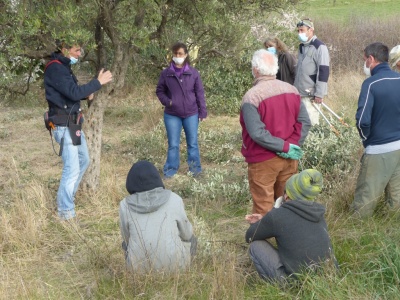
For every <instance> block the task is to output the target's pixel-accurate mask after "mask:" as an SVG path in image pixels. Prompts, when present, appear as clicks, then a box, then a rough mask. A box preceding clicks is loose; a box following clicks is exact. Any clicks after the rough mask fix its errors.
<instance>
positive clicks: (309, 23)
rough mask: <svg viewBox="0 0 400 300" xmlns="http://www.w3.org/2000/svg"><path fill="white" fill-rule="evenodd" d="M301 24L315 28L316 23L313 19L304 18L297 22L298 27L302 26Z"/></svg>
mask: <svg viewBox="0 0 400 300" xmlns="http://www.w3.org/2000/svg"><path fill="white" fill-rule="evenodd" d="M301 26H307V27H310V28H313V29H314V23H313V22H312V21H311V19H308V18H306V19H303V20H301V21H300V22H298V23H297V27H301Z"/></svg>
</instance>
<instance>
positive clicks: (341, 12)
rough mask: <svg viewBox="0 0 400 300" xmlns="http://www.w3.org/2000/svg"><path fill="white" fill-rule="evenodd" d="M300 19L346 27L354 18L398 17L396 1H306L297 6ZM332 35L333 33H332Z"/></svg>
mask: <svg viewBox="0 0 400 300" xmlns="http://www.w3.org/2000/svg"><path fill="white" fill-rule="evenodd" d="M299 8H300V9H299V12H300V17H301V18H303V17H310V18H311V19H312V20H314V21H316V22H323V20H331V21H338V22H342V23H343V25H346V24H347V23H348V22H349V21H351V19H352V18H354V17H365V16H368V17H367V18H389V17H398V16H399V15H400V1H398V0H336V3H335V4H334V0H308V1H304V3H303V4H302V5H300V6H299ZM332 34H334V32H332Z"/></svg>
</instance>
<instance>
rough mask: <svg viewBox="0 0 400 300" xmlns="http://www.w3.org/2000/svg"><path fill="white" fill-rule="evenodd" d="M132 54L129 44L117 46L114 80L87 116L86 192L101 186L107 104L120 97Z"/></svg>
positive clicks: (101, 92)
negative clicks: (104, 121) (103, 133)
mask: <svg viewBox="0 0 400 300" xmlns="http://www.w3.org/2000/svg"><path fill="white" fill-rule="evenodd" d="M131 52H132V51H131V49H130V47H129V46H128V45H127V44H125V45H120V44H117V45H115V46H114V61H113V65H112V68H111V73H112V74H113V80H112V82H111V83H109V84H107V85H105V86H103V87H102V89H101V90H100V91H99V92H98V93H97V94H96V96H95V99H94V100H93V101H92V102H91V104H90V105H89V110H88V112H87V114H86V116H85V123H84V132H85V136H86V140H87V144H88V148H89V156H90V165H89V168H88V169H87V171H86V173H85V176H84V177H83V180H82V187H83V188H84V189H85V190H86V191H89V190H90V191H94V190H96V189H97V188H98V187H99V184H100V160H101V138H102V132H103V120H104V109H105V108H106V106H107V103H109V102H110V101H112V99H111V98H112V97H115V96H116V95H118V91H119V90H120V89H121V88H123V86H124V83H125V76H126V73H127V71H128V65H129V58H130V57H131V56H132V53H131ZM111 95H112V97H111Z"/></svg>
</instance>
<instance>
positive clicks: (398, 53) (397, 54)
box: [389, 45, 400, 69]
mask: <svg viewBox="0 0 400 300" xmlns="http://www.w3.org/2000/svg"><path fill="white" fill-rule="evenodd" d="M399 61H400V45H397V46H395V47H393V49H392V50H390V53H389V63H390V66H391V67H392V69H395V68H396V64H397V63H398V62H399Z"/></svg>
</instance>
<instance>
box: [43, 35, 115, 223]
mask: <svg viewBox="0 0 400 300" xmlns="http://www.w3.org/2000/svg"><path fill="white" fill-rule="evenodd" d="M80 55H81V48H80V46H79V45H77V44H74V45H72V46H69V45H67V44H66V43H63V42H62V43H60V44H59V45H58V50H57V51H56V52H54V53H52V55H51V58H52V59H51V61H50V62H49V63H48V64H47V65H46V68H45V73H44V87H45V92H46V100H47V102H48V104H49V120H50V121H51V122H52V123H53V124H54V128H53V134H54V138H55V140H56V141H57V143H59V144H60V152H61V151H62V154H61V157H62V160H63V170H62V175H61V182H60V186H59V189H58V192H57V207H58V215H59V217H60V218H61V219H62V220H68V219H71V218H73V217H75V205H74V198H75V193H76V191H77V190H78V186H79V183H80V181H81V179H82V177H83V174H84V173H85V171H86V169H87V168H88V166H89V153H88V149H87V144H86V140H85V135H84V133H83V131H82V130H80V129H81V128H80V126H81V124H82V122H83V118H82V115H81V112H80V111H81V108H80V101H81V100H85V99H89V100H92V99H93V93H94V92H96V91H98V90H100V88H101V86H102V85H104V84H106V83H108V82H110V81H111V80H112V74H111V72H110V71H104V70H101V71H100V73H99V75H98V77H97V78H95V79H93V80H91V81H90V82H89V83H87V84H84V85H78V80H77V79H76V77H75V75H74V74H73V73H72V70H71V65H72V64H75V63H77V62H78V59H79V57H80Z"/></svg>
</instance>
